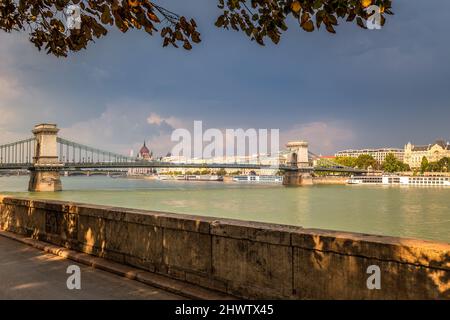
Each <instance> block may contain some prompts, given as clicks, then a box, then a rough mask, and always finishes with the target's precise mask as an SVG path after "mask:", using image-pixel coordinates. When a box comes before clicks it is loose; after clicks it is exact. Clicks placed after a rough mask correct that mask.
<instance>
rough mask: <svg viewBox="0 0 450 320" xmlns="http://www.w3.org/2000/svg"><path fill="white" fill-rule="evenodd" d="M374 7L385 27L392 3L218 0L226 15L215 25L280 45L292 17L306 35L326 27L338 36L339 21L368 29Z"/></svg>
mask: <svg viewBox="0 0 450 320" xmlns="http://www.w3.org/2000/svg"><path fill="white" fill-rule="evenodd" d="M248 3H250V4H248ZM372 4H374V5H377V6H379V7H380V11H381V25H384V23H385V17H384V16H383V14H393V12H392V11H391V8H392V1H391V0H250V1H248V0H219V8H220V9H222V10H223V14H222V15H221V16H219V18H218V19H217V21H216V26H217V27H221V28H226V29H229V28H231V29H233V30H236V31H239V30H241V31H244V32H245V34H246V35H247V36H248V37H250V39H251V40H255V41H256V42H257V43H259V44H260V45H264V40H265V38H269V39H270V40H271V41H272V42H273V43H275V44H277V43H278V42H279V41H280V39H281V34H282V32H284V31H286V30H287V29H288V26H287V24H286V19H287V18H288V17H289V16H291V17H293V18H295V19H296V20H298V22H299V24H300V27H301V28H302V29H303V30H305V31H307V32H312V31H314V30H315V29H319V28H320V27H321V26H324V27H325V29H326V30H327V31H328V32H330V33H336V31H335V27H336V26H337V25H338V19H345V20H346V21H347V22H352V23H356V24H357V25H358V26H359V27H361V28H366V26H365V24H364V20H367V19H368V18H369V16H370V15H372V13H368V12H367V11H366V10H365V9H366V8H367V7H369V6H370V5H372Z"/></svg>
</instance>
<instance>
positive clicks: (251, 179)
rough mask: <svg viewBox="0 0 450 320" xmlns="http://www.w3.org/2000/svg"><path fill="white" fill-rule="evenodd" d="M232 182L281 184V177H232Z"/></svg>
mask: <svg viewBox="0 0 450 320" xmlns="http://www.w3.org/2000/svg"><path fill="white" fill-rule="evenodd" d="M233 181H234V182H247V183H283V176H274V175H261V176H257V175H241V176H234V177H233Z"/></svg>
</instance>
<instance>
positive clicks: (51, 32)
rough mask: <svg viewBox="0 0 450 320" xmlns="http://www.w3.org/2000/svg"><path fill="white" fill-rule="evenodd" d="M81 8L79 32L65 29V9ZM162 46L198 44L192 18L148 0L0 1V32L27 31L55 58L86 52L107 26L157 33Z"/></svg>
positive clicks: (189, 46) (35, 41)
mask: <svg viewBox="0 0 450 320" xmlns="http://www.w3.org/2000/svg"><path fill="white" fill-rule="evenodd" d="M72 4H73V5H78V6H79V7H80V9H81V26H80V29H70V30H69V29H68V28H67V27H66V25H65V21H66V18H67V17H66V16H65V14H66V13H65V10H66V8H67V7H68V6H69V5H72ZM161 24H163V25H164V27H162V28H161V30H160V34H161V36H162V37H163V45H164V46H167V45H169V44H171V45H173V46H175V47H178V46H179V44H182V46H183V47H184V48H185V49H187V50H190V49H191V48H192V45H191V42H194V43H198V42H200V33H199V32H198V31H197V24H196V23H195V21H194V20H193V19H191V20H188V19H187V18H185V17H183V16H178V15H177V14H175V13H173V12H170V11H168V10H166V9H164V8H163V7H160V6H158V5H157V4H155V3H153V2H151V1H149V0H0V29H2V30H4V31H7V32H11V31H13V30H16V31H28V32H29V35H30V41H31V42H32V43H34V45H35V46H36V47H37V48H38V49H39V50H41V49H42V48H44V49H45V50H46V51H47V53H51V54H54V55H55V56H58V57H59V56H64V57H65V56H67V53H68V52H69V51H79V50H81V49H85V48H86V47H87V45H88V43H89V42H92V41H94V38H100V37H102V36H105V35H106V34H107V29H106V28H107V27H108V26H113V25H114V26H115V27H117V28H118V29H119V30H120V31H122V32H127V31H128V30H129V29H131V28H136V29H142V30H144V31H145V32H146V33H148V34H149V35H153V34H154V33H155V32H158V29H157V26H158V25H161Z"/></svg>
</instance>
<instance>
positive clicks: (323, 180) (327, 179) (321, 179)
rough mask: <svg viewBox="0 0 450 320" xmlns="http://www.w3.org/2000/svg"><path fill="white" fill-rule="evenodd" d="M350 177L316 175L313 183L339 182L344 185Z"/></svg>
mask: <svg viewBox="0 0 450 320" xmlns="http://www.w3.org/2000/svg"><path fill="white" fill-rule="evenodd" d="M348 179H349V177H340V176H324V177H314V178H313V184H338V185H344V184H347V180H348Z"/></svg>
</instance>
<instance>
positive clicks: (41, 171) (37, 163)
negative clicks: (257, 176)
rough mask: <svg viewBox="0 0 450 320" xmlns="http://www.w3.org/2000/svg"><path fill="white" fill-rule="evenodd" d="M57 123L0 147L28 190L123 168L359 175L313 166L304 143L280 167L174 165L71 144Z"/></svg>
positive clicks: (293, 178) (2, 161) (288, 180)
mask: <svg viewBox="0 0 450 320" xmlns="http://www.w3.org/2000/svg"><path fill="white" fill-rule="evenodd" d="M58 132H59V129H58V127H57V125H56V124H48V123H44V124H39V125H36V126H35V127H34V129H33V130H32V133H33V135H34V136H33V137H31V138H28V139H23V140H20V141H16V142H12V143H8V144H4V145H0V170H28V171H29V172H30V181H29V188H28V189H29V190H30V191H59V190H62V184H61V179H60V173H61V172H62V171H76V170H87V169H93V170H96V169H100V170H107V169H111V170H114V169H125V168H207V169H222V168H224V169H250V170H257V169H274V168H277V169H279V170H282V171H283V172H284V174H285V178H284V184H285V185H305V184H309V182H310V181H311V173H313V172H320V171H323V172H343V173H353V174H362V173H365V172H366V171H365V170H358V169H354V168H349V167H345V166H341V165H338V164H336V163H333V162H332V161H326V162H322V163H321V165H319V166H312V165H311V160H314V159H317V158H318V156H317V155H315V154H314V153H312V152H309V151H308V144H307V143H306V142H303V141H299V142H290V143H288V144H287V152H288V160H287V163H286V164H284V165H280V166H276V167H274V166H271V165H267V164H261V163H247V162H245V163H240V162H239V163H205V164H199V163H188V162H184V163H174V162H164V161H157V160H152V161H146V160H139V159H136V158H133V157H128V156H124V155H121V154H118V153H115V152H111V151H106V150H101V149H98V148H94V147H91V146H86V145H83V144H80V143H76V142H73V141H71V140H68V139H64V138H61V137H59V136H58Z"/></svg>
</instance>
